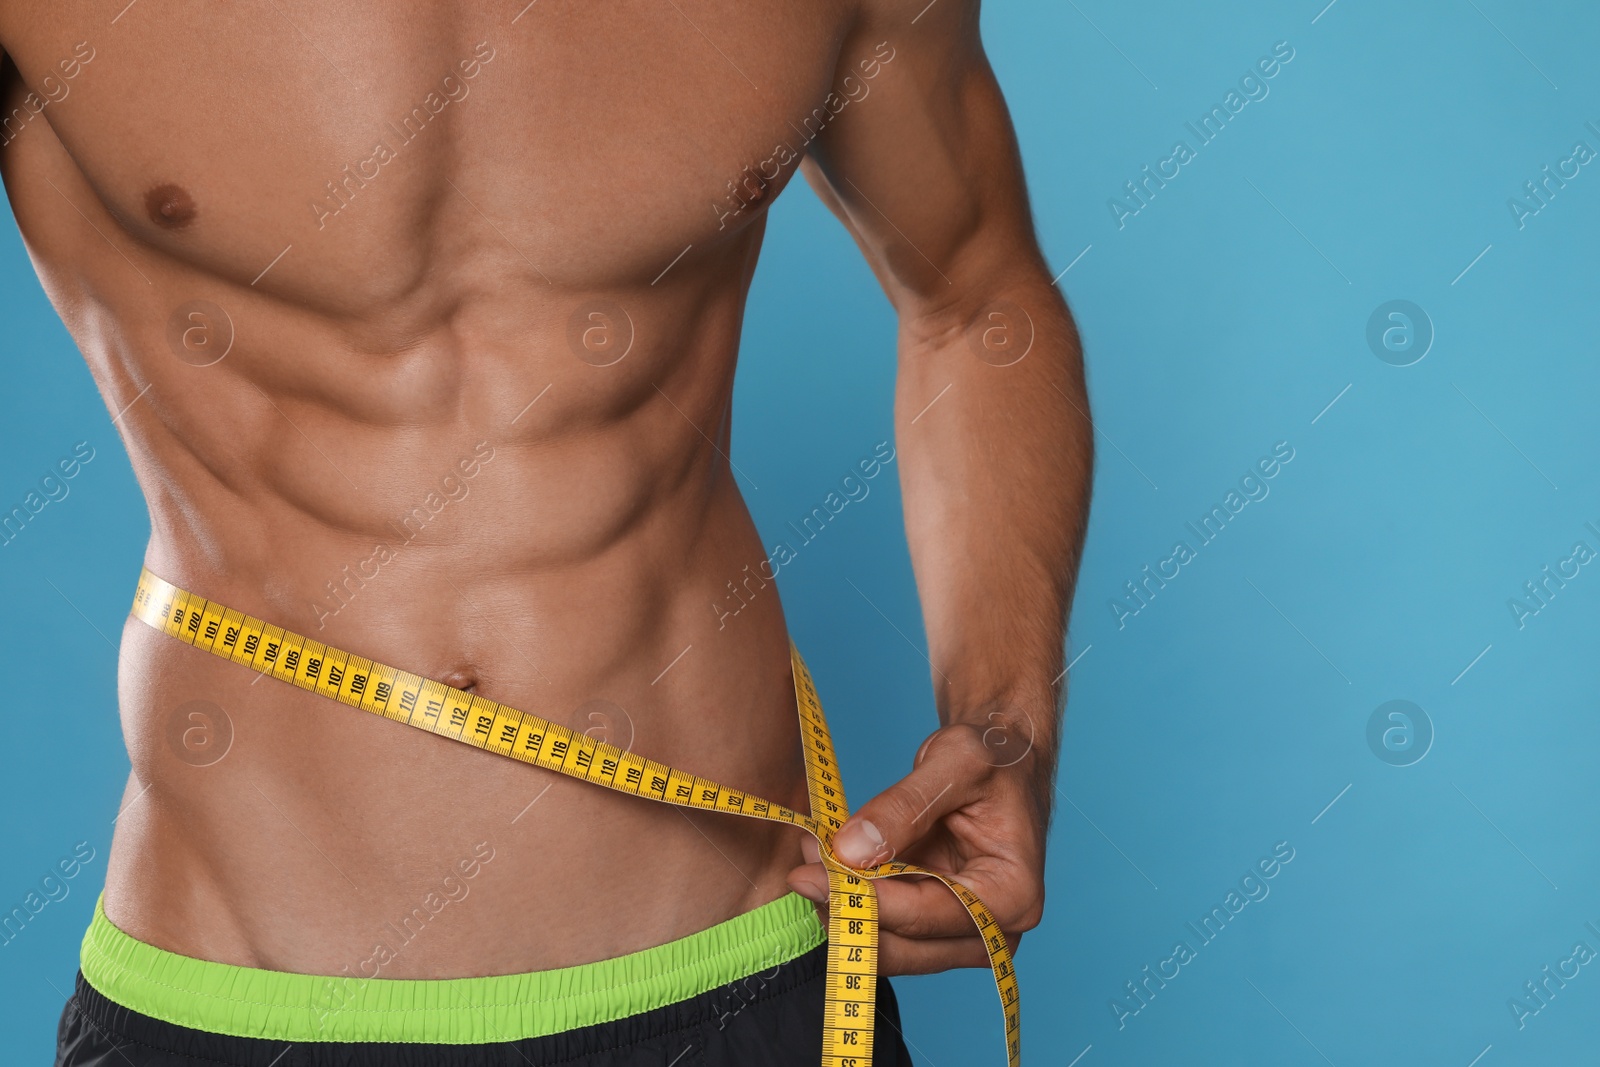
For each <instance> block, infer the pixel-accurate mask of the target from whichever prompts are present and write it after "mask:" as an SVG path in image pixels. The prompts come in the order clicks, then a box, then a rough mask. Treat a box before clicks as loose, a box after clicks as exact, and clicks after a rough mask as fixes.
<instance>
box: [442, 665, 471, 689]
mask: <svg viewBox="0 0 1600 1067" xmlns="http://www.w3.org/2000/svg"><path fill="white" fill-rule="evenodd" d="M438 680H439V681H441V682H443V683H444V684H445V685H448V686H451V687H453V688H455V689H464V690H466V691H467V692H469V693H471V692H473V691H475V690H476V689H477V688H478V672H477V671H476V670H475V669H473V668H472V667H452V668H451V669H450V670H447V671H445V672H444V673H443V674H441V675H439V676H438Z"/></svg>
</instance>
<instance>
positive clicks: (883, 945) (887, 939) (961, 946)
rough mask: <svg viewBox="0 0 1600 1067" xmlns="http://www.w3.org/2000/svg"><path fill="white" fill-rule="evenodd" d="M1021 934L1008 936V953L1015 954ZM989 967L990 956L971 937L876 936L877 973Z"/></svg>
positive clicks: (891, 973)
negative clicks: (1009, 951) (1009, 949)
mask: <svg viewBox="0 0 1600 1067" xmlns="http://www.w3.org/2000/svg"><path fill="white" fill-rule="evenodd" d="M1021 940H1022V935H1021V934H1007V935H1006V942H1007V943H1008V944H1009V945H1010V947H1011V951H1012V952H1013V953H1015V952H1016V951H1017V944H1018V943H1019V942H1020V941H1021ZM988 966H989V954H988V952H986V951H984V947H983V939H982V938H980V937H977V936H973V937H936V938H918V937H901V936H900V935H899V934H891V933H888V932H887V931H883V932H880V933H879V935H878V973H879V974H882V975H896V974H933V973H935V972H936V971H948V970H950V969H951V968H954V967H984V968H987V967H988Z"/></svg>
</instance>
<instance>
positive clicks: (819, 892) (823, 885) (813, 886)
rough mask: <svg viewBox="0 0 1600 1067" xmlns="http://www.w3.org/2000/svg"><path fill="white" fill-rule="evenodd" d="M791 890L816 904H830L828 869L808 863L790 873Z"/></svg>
mask: <svg viewBox="0 0 1600 1067" xmlns="http://www.w3.org/2000/svg"><path fill="white" fill-rule="evenodd" d="M789 888H790V889H793V890H794V891H795V892H796V893H799V894H800V895H801V896H803V897H805V898H806V899H807V900H809V901H812V902H813V903H816V904H826V903H827V902H828V869H827V868H826V867H824V866H823V865H822V864H820V863H807V864H805V865H804V866H801V867H796V868H795V869H794V870H792V871H790V872H789Z"/></svg>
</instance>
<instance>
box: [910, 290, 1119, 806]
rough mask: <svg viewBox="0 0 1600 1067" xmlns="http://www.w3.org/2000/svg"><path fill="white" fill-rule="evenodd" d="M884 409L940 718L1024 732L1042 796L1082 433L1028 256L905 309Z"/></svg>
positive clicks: (1054, 312) (1064, 343)
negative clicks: (927, 306) (950, 294)
mask: <svg viewBox="0 0 1600 1067" xmlns="http://www.w3.org/2000/svg"><path fill="white" fill-rule="evenodd" d="M952 284H957V283H955V282H953V283H952ZM1012 360H1015V362H1011V361H1012ZM895 421H896V431H897V437H898V439H899V441H900V453H901V455H900V479H901V485H902V488H903V493H904V499H905V514H906V536H907V540H908V542H909V544H910V549H911V559H912V565H913V568H914V570H915V574H916V580H917V591H918V594H919V596H920V598H921V601H922V607H923V614H924V618H925V623H926V627H927V634H928V644H929V658H930V659H931V661H932V665H933V683H934V692H935V695H936V700H937V707H938V713H939V718H940V721H941V722H942V723H944V724H950V723H953V722H971V723H974V724H976V725H979V726H982V727H984V728H986V729H988V728H991V727H994V726H995V725H997V724H999V723H1002V722H1003V723H1004V724H1005V728H1006V736H1005V737H1004V741H1005V743H1006V744H1007V745H1010V744H1014V743H1015V744H1026V743H1027V742H1028V740H1030V739H1031V742H1032V745H1033V749H1034V754H1035V755H1036V756H1037V757H1038V758H1039V760H1040V761H1041V762H1040V765H1039V767H1038V770H1039V771H1040V773H1041V777H1042V778H1043V779H1044V782H1043V787H1044V789H1045V790H1046V791H1047V795H1046V797H1045V798H1043V799H1044V800H1045V803H1046V810H1048V788H1049V785H1048V782H1049V778H1050V776H1051V775H1052V773H1053V770H1054V762H1055V749H1056V741H1057V732H1058V713H1059V710H1060V707H1061V701H1062V694H1063V693H1064V691H1065V680H1064V678H1061V672H1062V666H1063V663H1062V659H1063V645H1064V641H1065V636H1066V621H1067V613H1068V611H1069V609H1070V607H1071V599H1072V590H1073V586H1074V583H1075V580H1076V575H1077V568H1078V559H1079V554H1080V551H1081V548H1082V544H1083V535H1084V526H1085V522H1086V519H1087V513H1088V500H1089V489H1090V479H1091V476H1092V475H1091V472H1092V467H1093V434H1092V429H1091V426H1090V421H1089V404H1088V399H1087V396H1086V394H1085V390H1084V381H1083V367H1082V360H1081V358H1080V348H1079V342H1078V334H1077V330H1076V328H1075V326H1074V324H1073V321H1072V318H1071V315H1070V313H1069V311H1068V310H1067V307H1066V304H1065V302H1064V301H1063V300H1062V299H1061V297H1060V295H1059V293H1058V292H1057V290H1056V289H1055V288H1054V287H1053V286H1052V285H1051V284H1050V280H1049V277H1048V275H1046V274H1045V273H1044V270H1043V268H1042V264H1041V265H1039V266H1032V265H1030V266H1025V267H1016V268H1013V269H1012V270H1011V271H1009V272H1007V273H1006V274H1003V275H1001V276H999V277H996V278H994V279H993V281H989V282H986V283H985V284H982V285H969V286H967V292H966V295H965V296H964V297H963V298H961V299H958V300H956V301H954V302H953V303H952V304H950V305H948V306H945V307H941V308H939V309H936V310H930V311H923V312H920V313H916V314H909V315H907V316H906V317H905V318H904V319H903V321H902V328H901V336H900V373H899V381H898V385H897V395H896V399H895ZM1058 679H1059V680H1060V684H1059V685H1058V684H1057V682H1058ZM997 711H998V712H1000V713H1001V718H1000V719H994V718H991V714H992V713H994V712H997ZM1019 716H1020V717H1021V718H1022V719H1023V721H1022V722H1020V723H1019V722H1018V717H1019ZM1018 732H1021V733H1022V734H1023V736H1021V737H1018V736H1017V734H1018ZM1016 754H1017V750H1011V751H1010V752H1007V753H1004V757H1005V758H1009V757H1012V756H1014V755H1016ZM1001 755H1002V753H998V752H997V756H1001Z"/></svg>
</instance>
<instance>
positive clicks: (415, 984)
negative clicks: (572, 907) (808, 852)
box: [81, 893, 827, 1045]
mask: <svg viewBox="0 0 1600 1067" xmlns="http://www.w3.org/2000/svg"><path fill="white" fill-rule="evenodd" d="M102 903H103V901H97V902H96V903H95V908H94V920H93V921H92V922H91V923H90V924H89V930H88V932H87V933H86V934H84V937H83V952H82V957H81V958H82V968H83V976H84V978H85V979H86V980H87V981H88V983H89V984H90V985H91V986H93V987H94V988H95V989H96V990H98V991H99V992H100V993H101V994H103V995H104V996H106V997H108V998H109V999H111V1000H113V1001H115V1002H117V1003H118V1004H121V1005H122V1006H123V1007H125V1008H128V1009H131V1010H132V1011H136V1012H139V1013H140V1014H143V1015H149V1016H152V1017H153V1018H157V1019H163V1020H165V1021H167V1022H170V1023H175V1024H177V1025H179V1026H187V1027H189V1028H191V1029H195V1030H204V1031H208V1032H210V1033H216V1034H230V1035H232V1036H235V1037H262V1038H272V1039H276V1040H280V1041H406V1042H432V1043H438V1044H452V1045H464V1044H473V1043H478V1042H493V1041H514V1040H518V1039H520V1038H527V1037H542V1036H544V1035H546V1034H554V1033H560V1032H561V1031H563V1030H571V1029H574V1028H576V1027H580V1026H590V1025H593V1024H596V1023H603V1022H609V1021H611V1020H613V1019H621V1018H625V1017H626V1016H629V1015H636V1014H638V1013H640V1012H644V1011H650V1010H651V1009H654V1008H659V1007H662V1006H664V1005H667V1004H673V1003H676V1002H677V1001H680V1000H685V999H688V998H689V997H693V996H696V995H698V994H700V993H704V992H706V991H707V990H711V989H715V988H717V987H718V986H722V985H727V984H728V983H730V982H734V981H737V980H738V979H740V978H743V977H745V976H746V975H750V974H754V973H755V972H756V971H759V970H763V969H765V968H768V967H773V966H776V965H777V964H779V963H782V962H785V961H787V960H791V959H794V958H795V957H796V956H799V955H802V954H803V953H805V952H807V951H809V950H811V949H812V948H815V947H816V946H817V945H819V944H821V943H822V942H823V941H824V940H826V937H827V934H826V931H824V929H823V927H822V924H821V922H820V921H819V920H818V918H817V913H816V909H815V908H814V907H813V906H812V905H811V902H810V901H808V900H806V899H805V898H804V897H802V896H800V895H798V894H796V893H788V894H786V895H784V896H782V897H779V898H778V899H777V900H774V901H772V902H771V903H769V904H764V905H762V906H761V907H759V908H756V909H755V910H754V911H748V912H745V913H744V914H743V915H739V916H735V917H734V918H732V919H729V920H728V921H726V922H723V923H718V924H717V925H716V926H713V927H711V928H710V929H707V930H701V931H700V932H699V933H695V934H690V935H689V936H688V937H684V938H679V939H678V940H677V941H669V942H667V943H666V944H664V945H657V946H656V947H654V948H647V949H644V950H643V951H640V952H634V953H631V954H629V955H627V956H619V957H617V958H615V959H609V960H600V961H598V962H596V963H585V964H581V965H579V966H576V967H561V968H558V969H555V970H549V971H532V972H529V973H527V974H509V975H495V976H491V977H487V978H442V979H406V978H362V977H352V976H335V977H324V976H319V975H309V974H289V973H286V972H282V971H267V970H261V969H259V968H254V967H234V966H232V965H230V964H226V963H213V962H211V961H209V960H198V959H193V958H191V957H188V956H180V955H178V954H177V953H175V952H168V951H166V950H165V949H160V948H156V947H155V946H154V945H147V944H145V943H144V942H142V941H137V940H135V939H134V938H132V937H130V936H129V935H128V934H125V933H123V932H122V931H121V930H119V929H117V928H116V927H115V926H113V925H111V920H109V919H107V918H106V913H105V909H104V907H103V906H102Z"/></svg>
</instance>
